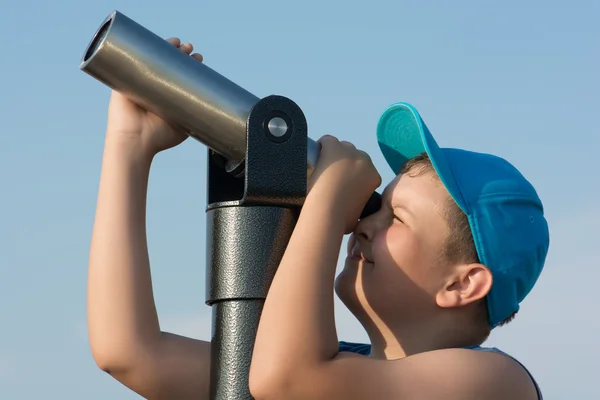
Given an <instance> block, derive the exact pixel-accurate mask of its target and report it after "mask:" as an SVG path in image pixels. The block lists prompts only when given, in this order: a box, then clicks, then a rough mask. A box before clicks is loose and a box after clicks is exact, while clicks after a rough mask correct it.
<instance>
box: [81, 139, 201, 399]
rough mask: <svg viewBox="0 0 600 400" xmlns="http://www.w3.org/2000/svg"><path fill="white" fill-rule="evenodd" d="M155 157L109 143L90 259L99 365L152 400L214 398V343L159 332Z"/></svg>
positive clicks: (91, 315) (93, 342)
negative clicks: (150, 235) (151, 243)
mask: <svg viewBox="0 0 600 400" xmlns="http://www.w3.org/2000/svg"><path fill="white" fill-rule="evenodd" d="M151 161H152V157H148V156H145V155H144V154H143V153H141V152H139V151H138V150H137V148H136V146H134V144H133V142H132V143H131V145H130V144H129V143H128V142H127V141H126V140H113V141H112V142H111V140H110V139H107V142H106V145H105V152H104V157H103V164H102V172H101V179H100V187H99V195H98V204H97V211H96V219H95V222H94V230H93V237H92V243H91V252H90V260H89V277H88V329H89V340H90V346H91V351H92V355H93V357H94V360H95V361H96V363H97V364H98V366H99V367H100V368H101V369H103V370H104V371H106V372H108V373H109V374H111V375H112V376H113V377H114V378H116V379H117V380H119V381H120V382H121V383H123V384H124V385H125V386H127V387H129V388H130V389H131V390H133V391H135V392H137V393H138V394H140V395H142V396H143V397H145V398H148V399H167V398H168V399H184V398H185V399H187V398H198V399H201V398H206V399H208V385H209V375H210V374H209V368H210V343H207V342H204V341H200V340H194V339H190V338H184V337H181V336H177V335H173V334H169V333H164V332H161V331H160V327H159V322H158V317H157V313H156V308H155V305H154V297H153V294H152V282H151V277H150V265H149V259H148V250H147V245H146V221H145V218H146V193H147V184H148V175H149V171H150V164H151Z"/></svg>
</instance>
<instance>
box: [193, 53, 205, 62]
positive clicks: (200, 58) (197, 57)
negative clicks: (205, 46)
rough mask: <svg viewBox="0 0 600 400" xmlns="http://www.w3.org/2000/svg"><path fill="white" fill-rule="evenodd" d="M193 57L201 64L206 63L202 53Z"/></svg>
mask: <svg viewBox="0 0 600 400" xmlns="http://www.w3.org/2000/svg"><path fill="white" fill-rule="evenodd" d="M192 57H193V58H195V59H196V60H198V61H200V62H202V61H204V57H203V56H202V54H200V53H194V54H192Z"/></svg>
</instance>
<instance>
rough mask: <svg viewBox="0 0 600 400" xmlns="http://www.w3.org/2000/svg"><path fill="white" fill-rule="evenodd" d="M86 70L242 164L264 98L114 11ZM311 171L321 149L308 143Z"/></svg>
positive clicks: (96, 37)
mask: <svg viewBox="0 0 600 400" xmlns="http://www.w3.org/2000/svg"><path fill="white" fill-rule="evenodd" d="M80 68H81V70H83V71H84V72H86V73H87V74H89V75H91V76H92V77H94V78H96V79H97V80H99V81H100V82H102V83H104V84H105V85H107V86H108V87H110V88H112V89H114V90H116V91H117V92H119V93H122V94H123V95H125V96H126V97H128V98H129V99H131V100H132V101H133V102H135V103H137V104H138V105H140V106H141V107H143V108H144V109H146V110H149V111H151V112H152V113H154V114H156V115H158V116H160V117H161V118H163V119H164V120H166V121H167V122H169V123H170V124H172V125H174V126H178V127H181V128H183V129H184V130H185V131H186V133H187V134H188V135H189V136H190V137H193V138H194V139H196V140H198V141H199V142H201V143H203V144H204V145H206V146H207V147H209V148H211V149H212V150H214V151H215V152H217V153H219V154H220V155H222V156H223V157H225V158H226V159H227V160H228V161H230V162H232V163H238V162H241V161H242V160H243V159H244V157H245V153H246V141H247V137H246V135H247V133H246V123H247V118H248V115H249V113H250V110H251V109H252V107H253V106H254V105H255V104H256V103H257V102H258V101H259V98H258V97H257V96H255V95H254V94H252V93H250V92H248V91H247V90H245V89H243V88H242V87H240V86H238V85H237V84H235V83H234V82H232V81H230V80H229V79H227V78H225V77H224V76H222V75H220V74H219V73H217V72H216V71H214V70H212V69H211V68H209V67H208V66H206V65H205V64H204V63H200V62H198V61H197V60H195V59H193V58H192V57H190V56H188V55H186V54H184V53H183V52H181V51H180V50H179V49H177V48H176V47H174V46H173V45H171V44H169V43H168V42H167V41H166V40H165V39H164V38H161V37H159V36H158V35H156V34H154V33H153V32H151V31H149V30H148V29H146V28H144V27H143V26H141V25H140V24H138V23H137V22H135V21H133V20H132V19H130V18H128V17H127V16H125V15H124V14H122V13H120V12H118V11H113V12H112V13H111V14H110V15H109V16H108V17H107V18H106V19H105V20H104V22H103V23H102V24H101V26H100V28H99V29H98V30H97V31H96V33H95V34H94V36H93V38H92V40H91V42H90V44H89V45H88V47H87V48H86V51H85V54H84V56H83V59H82V61H81V64H80ZM307 150H308V156H307V162H308V165H307V169H308V170H312V168H314V166H315V164H316V161H317V160H318V158H319V151H320V146H319V144H318V143H317V142H315V141H313V140H311V139H308V148H307Z"/></svg>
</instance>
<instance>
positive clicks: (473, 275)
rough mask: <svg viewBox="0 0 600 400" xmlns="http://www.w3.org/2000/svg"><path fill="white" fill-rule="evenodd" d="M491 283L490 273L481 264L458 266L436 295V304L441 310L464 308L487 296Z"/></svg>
mask: <svg viewBox="0 0 600 400" xmlns="http://www.w3.org/2000/svg"><path fill="white" fill-rule="evenodd" d="M492 281H493V278H492V273H491V272H490V270H489V269H488V268H487V267H486V266H485V265H483V264H465V265H461V266H458V267H456V269H455V270H454V273H453V274H451V275H450V276H449V277H448V280H447V281H446V284H445V285H444V287H443V288H442V289H441V290H440V291H439V292H438V293H437V295H436V303H437V305H438V306H440V307H442V308H452V307H462V306H466V305H467V304H471V303H473V302H475V301H477V300H481V299H483V298H484V297H485V296H487V294H488V292H489V291H490V289H491V287H492Z"/></svg>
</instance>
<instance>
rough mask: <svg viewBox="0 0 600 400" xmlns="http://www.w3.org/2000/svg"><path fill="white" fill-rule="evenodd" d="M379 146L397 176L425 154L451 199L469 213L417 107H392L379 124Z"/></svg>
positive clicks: (398, 105) (441, 152) (449, 169)
mask: <svg viewBox="0 0 600 400" xmlns="http://www.w3.org/2000/svg"><path fill="white" fill-rule="evenodd" d="M377 142H378V143H379V148H380V149H381V152H382V154H383V156H384V158H385V160H386V161H387V163H388V165H389V166H390V168H392V170H393V171H394V173H396V174H398V173H399V172H400V169H401V168H402V166H403V165H404V164H405V163H406V162H407V161H408V160H410V159H411V158H413V157H415V156H417V155H419V154H421V153H423V152H426V153H427V154H428V155H429V159H430V160H431V163H432V164H433V167H434V168H435V170H436V172H437V174H438V176H439V177H440V179H441V180H442V183H443V184H444V186H445V187H446V189H447V190H448V192H449V193H450V195H451V196H452V197H453V198H454V200H455V201H456V202H457V203H458V205H459V207H461V208H462V209H463V211H466V210H465V209H464V208H465V202H464V199H463V198H462V194H461V192H460V190H459V189H458V185H457V183H456V179H455V178H454V174H453V173H452V168H450V165H449V163H448V161H447V160H446V157H445V155H444V153H443V151H442V149H440V147H439V146H438V144H437V142H436V141H435V139H434V138H433V136H432V135H431V132H429V129H428V128H427V125H425V122H424V121H423V119H422V118H421V116H420V115H419V112H418V111H417V110H416V109H415V107H413V106H412V105H411V104H408V103H403V102H400V103H395V104H392V105H391V106H389V107H388V108H387V109H386V110H385V111H384V112H383V114H382V115H381V117H380V119H379V122H378V124H377Z"/></svg>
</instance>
